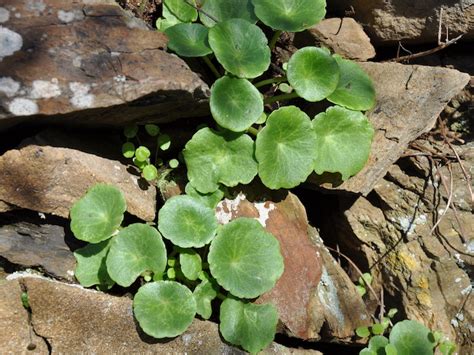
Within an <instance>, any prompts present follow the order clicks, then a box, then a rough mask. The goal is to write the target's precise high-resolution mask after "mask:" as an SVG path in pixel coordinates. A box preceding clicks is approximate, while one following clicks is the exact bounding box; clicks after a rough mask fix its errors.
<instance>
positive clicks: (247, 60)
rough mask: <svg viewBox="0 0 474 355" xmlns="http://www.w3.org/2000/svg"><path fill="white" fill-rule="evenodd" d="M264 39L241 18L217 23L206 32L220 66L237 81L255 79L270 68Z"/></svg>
mask: <svg viewBox="0 0 474 355" xmlns="http://www.w3.org/2000/svg"><path fill="white" fill-rule="evenodd" d="M267 43H268V41H267V37H265V34H264V33H263V31H262V30H261V29H260V28H259V27H258V26H256V25H254V24H252V23H250V22H248V21H246V20H242V19H230V20H226V21H223V22H219V23H218V24H217V25H215V26H214V27H212V28H211V29H210V30H209V44H210V45H211V48H212V50H213V51H214V54H215V55H216V58H217V60H218V61H219V63H220V64H221V65H222V66H223V67H224V68H225V70H227V71H228V72H230V73H232V74H234V75H236V76H238V77H240V78H255V77H257V76H260V75H261V74H263V72H265V71H266V70H267V69H268V67H269V66H270V48H269V47H268V45H267Z"/></svg>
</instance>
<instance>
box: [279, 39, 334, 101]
mask: <svg viewBox="0 0 474 355" xmlns="http://www.w3.org/2000/svg"><path fill="white" fill-rule="evenodd" d="M287 76H288V82H289V83H290V85H291V86H292V87H293V88H294V89H295V91H296V93H297V94H298V95H299V96H301V97H302V98H304V99H305V100H307V101H311V102H314V101H321V100H323V99H325V98H326V97H328V96H329V95H330V94H332V93H333V92H334V90H335V89H336V87H337V84H338V82H339V76H340V73H339V66H338V65H337V62H336V60H335V59H334V58H333V57H332V56H331V54H330V53H329V51H327V50H325V49H322V48H316V47H305V48H301V49H299V50H298V51H296V52H295V54H293V56H292V57H291V58H290V60H289V61H288V70H287Z"/></svg>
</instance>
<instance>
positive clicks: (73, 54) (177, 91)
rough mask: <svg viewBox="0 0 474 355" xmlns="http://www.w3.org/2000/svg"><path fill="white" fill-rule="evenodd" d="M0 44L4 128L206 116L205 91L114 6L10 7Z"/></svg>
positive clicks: (104, 1) (0, 16) (56, 1)
mask: <svg viewBox="0 0 474 355" xmlns="http://www.w3.org/2000/svg"><path fill="white" fill-rule="evenodd" d="M0 43H1V44H2V45H1V46H0V129H1V128H2V127H6V126H8V125H11V124H14V123H16V122H20V121H22V120H24V119H25V118H29V119H31V120H33V119H34V121H35V122H44V121H48V122H61V123H63V122H75V123H81V124H89V125H123V124H124V123H127V122H134V121H153V122H168V121H170V120H173V119H176V118H180V117H194V116H198V115H203V114H205V113H206V112H207V97H208V87H207V85H206V84H205V83H204V82H203V81H202V80H201V79H200V78H199V77H198V76H197V75H196V74H194V73H193V72H192V71H191V70H190V69H189V67H188V66H187V65H186V64H185V62H184V61H182V60H181V59H179V58H178V57H176V56H175V55H172V54H169V53H166V52H165V51H164V50H163V49H164V48H165V47H166V38H165V36H164V35H163V34H161V33H158V32H156V31H151V30H149V29H148V28H147V27H146V25H145V24H144V23H143V22H141V21H140V20H138V19H136V18H134V17H132V16H131V15H130V14H128V13H126V12H125V11H123V10H122V9H121V8H120V6H118V4H116V3H115V2H114V1H108V0H94V1H90V0H83V1H74V2H72V1H64V0H63V1H61V0H36V1H33V0H22V1H16V0H5V1H3V2H2V3H1V7H0ZM27 116H29V117H27ZM45 116H46V117H45Z"/></svg>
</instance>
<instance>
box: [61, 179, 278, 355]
mask: <svg viewBox="0 0 474 355" xmlns="http://www.w3.org/2000/svg"><path fill="white" fill-rule="evenodd" d="M186 190H187V191H189V193H188V194H186V195H179V196H175V197H172V198H170V199H169V200H167V201H166V203H165V204H164V206H163V207H162V208H161V210H160V211H159V214H158V228H154V227H152V226H150V225H148V224H142V223H134V224H131V225H128V226H126V227H122V226H121V224H122V221H123V217H124V212H125V210H126V201H125V198H124V196H123V194H122V192H121V191H120V190H118V189H117V188H116V187H113V186H109V185H95V186H94V187H92V188H91V189H90V190H89V191H88V192H87V194H86V195H85V196H84V197H82V198H81V199H80V200H79V201H77V202H76V203H75V204H74V206H73V207H72V209H71V212H70V214H71V230H72V231H73V233H74V235H75V236H76V238H77V239H80V240H83V241H86V242H89V243H90V244H88V245H87V246H85V247H83V248H81V249H79V250H76V251H75V253H74V255H75V257H76V260H77V268H76V273H75V274H76V278H77V279H78V280H79V282H80V283H81V284H82V285H83V286H87V287H90V286H94V285H97V286H98V287H99V288H100V289H109V288H111V287H112V286H113V285H114V284H118V285H119V286H122V287H129V286H131V285H132V284H133V283H134V282H136V280H137V279H138V278H141V279H142V282H145V284H144V285H143V286H141V287H140V288H139V290H138V292H137V293H136V295H135V298H134V301H133V309H134V314H135V317H136V319H137V321H138V323H139V324H140V326H141V328H142V329H143V331H145V332H146V333H147V334H149V335H151V336H154V337H156V338H168V337H174V336H177V335H179V334H182V333H183V332H184V331H185V330H186V329H187V328H188V326H189V325H190V324H191V322H192V321H193V319H194V317H195V315H196V314H198V315H199V316H201V317H202V318H204V319H208V318H209V317H211V315H212V301H213V300H214V299H216V298H220V299H221V300H222V303H221V306H220V320H221V324H220V330H221V333H222V335H223V336H224V338H225V339H227V340H228V341H230V342H232V343H234V344H237V345H241V346H242V347H243V348H244V349H246V350H248V351H250V352H252V353H256V352H258V351H260V350H261V349H263V348H265V347H266V346H268V345H269V343H270V342H271V341H272V340H273V337H274V335H275V331H276V326H277V321H278V312H277V310H276V308H275V307H274V306H273V305H270V304H259V305H257V304H253V303H250V302H249V300H251V299H254V298H256V297H258V296H260V295H261V294H263V293H264V292H267V291H269V290H270V289H271V288H273V286H274V285H275V283H276V281H277V280H278V279H279V278H280V276H281V275H282V273H283V257H282V255H281V252H280V245H279V243H278V241H277V239H276V238H275V237H274V236H273V235H272V234H270V233H268V232H267V231H265V229H264V228H263V227H262V226H261V225H260V223H259V222H258V221H256V220H254V219H249V218H238V219H235V220H233V221H232V222H230V223H228V224H226V225H224V226H219V225H218V222H217V219H216V216H215V212H214V209H215V207H216V205H217V203H218V201H219V200H220V199H221V198H222V195H221V194H219V193H213V194H209V195H203V194H199V193H197V192H196V191H195V190H194V189H193V188H192V187H188V188H187V189H186ZM165 241H167V242H166V244H168V248H167V246H166V244H165ZM170 249H171V250H172V251H171V252H170V253H168V250H170Z"/></svg>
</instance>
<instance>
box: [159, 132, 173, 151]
mask: <svg viewBox="0 0 474 355" xmlns="http://www.w3.org/2000/svg"><path fill="white" fill-rule="evenodd" d="M157 142H158V146H159V147H160V149H161V150H168V149H169V148H170V147H171V137H170V136H168V135H167V134H160V135H159V136H158V140H157Z"/></svg>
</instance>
